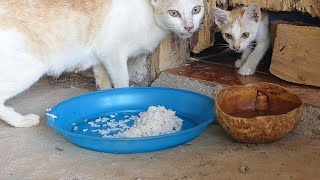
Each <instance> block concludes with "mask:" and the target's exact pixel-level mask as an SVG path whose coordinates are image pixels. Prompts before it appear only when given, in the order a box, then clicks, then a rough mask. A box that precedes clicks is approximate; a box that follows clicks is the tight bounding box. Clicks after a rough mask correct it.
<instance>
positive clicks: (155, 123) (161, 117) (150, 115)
mask: <svg viewBox="0 0 320 180" xmlns="http://www.w3.org/2000/svg"><path fill="white" fill-rule="evenodd" d="M139 116H140V117H139V118H138V119H135V123H134V125H133V126H132V127H131V128H129V129H127V130H125V131H124V132H120V133H118V134H116V135H114V137H146V136H158V135H163V134H171V133H175V132H178V131H180V130H181V127H182V124H183V120H182V119H180V118H179V117H177V116H176V112H175V111H172V110H168V109H166V108H165V107H163V106H150V107H149V109H148V111H146V112H144V113H140V114H139ZM129 119H130V118H129ZM104 135H105V134H104Z"/></svg>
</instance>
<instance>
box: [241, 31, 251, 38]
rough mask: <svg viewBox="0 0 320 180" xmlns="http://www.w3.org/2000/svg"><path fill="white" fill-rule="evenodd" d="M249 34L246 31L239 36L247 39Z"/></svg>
mask: <svg viewBox="0 0 320 180" xmlns="http://www.w3.org/2000/svg"><path fill="white" fill-rule="evenodd" d="M249 36H250V33H248V32H245V33H242V35H241V37H242V38H243V39H247V38H248V37H249Z"/></svg>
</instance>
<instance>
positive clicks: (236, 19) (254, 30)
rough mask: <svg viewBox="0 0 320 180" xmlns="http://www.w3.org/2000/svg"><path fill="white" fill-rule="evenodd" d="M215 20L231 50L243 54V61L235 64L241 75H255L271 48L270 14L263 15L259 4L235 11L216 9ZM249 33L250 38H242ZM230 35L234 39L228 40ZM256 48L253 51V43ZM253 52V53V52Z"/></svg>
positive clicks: (240, 60)
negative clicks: (227, 34)
mask: <svg viewBox="0 0 320 180" xmlns="http://www.w3.org/2000/svg"><path fill="white" fill-rule="evenodd" d="M213 12H214V19H215V23H216V24H217V25H218V27H219V29H220V30H221V33H222V34H223V38H224V39H225V41H226V42H227V43H228V45H229V48H230V49H231V50H233V51H236V52H242V55H241V59H239V60H237V61H236V62H235V66H236V67H237V68H240V69H239V71H238V73H239V74H241V75H253V74H254V73H255V72H256V68H257V66H258V64H259V62H260V61H261V59H262V58H263V56H264V55H265V53H266V52H267V50H268V48H269V47H270V25H269V18H268V14H266V13H262V12H261V10H260V6H259V5H258V4H256V3H255V4H251V5H250V6H249V7H242V8H237V9H235V10H233V11H226V10H222V9H220V8H214V9H213ZM246 32H248V33H249V34H250V36H249V37H248V38H242V34H243V33H246ZM226 33H229V34H230V35H231V36H232V38H227V37H226ZM254 41H255V42H256V47H255V48H254V50H253V51H252V48H253V47H252V44H250V43H252V42H254ZM251 51H252V52H251Z"/></svg>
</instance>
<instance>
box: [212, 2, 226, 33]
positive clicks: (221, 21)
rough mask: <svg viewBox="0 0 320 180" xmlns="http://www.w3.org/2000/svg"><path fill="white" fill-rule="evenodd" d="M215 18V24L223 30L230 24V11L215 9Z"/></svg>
mask: <svg viewBox="0 0 320 180" xmlns="http://www.w3.org/2000/svg"><path fill="white" fill-rule="evenodd" d="M213 17H214V21H215V23H216V24H217V25H218V27H219V28H221V27H222V26H223V25H226V24H227V23H228V22H229V20H230V19H229V15H228V11H225V10H222V9H220V8H217V7H214V8H213Z"/></svg>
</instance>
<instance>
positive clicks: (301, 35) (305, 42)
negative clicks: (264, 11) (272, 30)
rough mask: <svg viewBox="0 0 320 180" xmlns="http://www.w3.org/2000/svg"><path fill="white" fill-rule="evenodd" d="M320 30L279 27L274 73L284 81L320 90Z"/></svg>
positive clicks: (273, 64) (272, 64)
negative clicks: (316, 87)
mask: <svg viewBox="0 0 320 180" xmlns="http://www.w3.org/2000/svg"><path fill="white" fill-rule="evenodd" d="M319 57H320V28H319V27H314V26H298V25H291V24H278V25H277V31H276V38H275V43H274V48H273V55H272V61H271V66H270V72H271V73H272V74H274V75H276V76H278V77H279V78H281V79H284V80H286V81H289V82H294V83H298V84H305V85H313V86H318V87H320V70H319V67H320V59H319Z"/></svg>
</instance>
